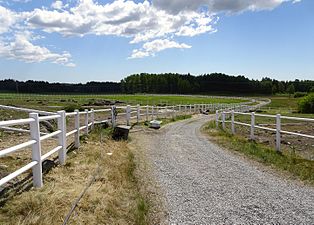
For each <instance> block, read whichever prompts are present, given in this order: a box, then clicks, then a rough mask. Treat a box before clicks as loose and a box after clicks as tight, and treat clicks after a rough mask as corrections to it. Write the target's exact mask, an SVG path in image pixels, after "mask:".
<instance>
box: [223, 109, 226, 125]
mask: <svg viewBox="0 0 314 225" xmlns="http://www.w3.org/2000/svg"><path fill="white" fill-rule="evenodd" d="M222 129H223V130H224V129H226V113H225V111H223V112H222Z"/></svg>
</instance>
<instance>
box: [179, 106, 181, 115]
mask: <svg viewBox="0 0 314 225" xmlns="http://www.w3.org/2000/svg"><path fill="white" fill-rule="evenodd" d="M179 114H181V105H179Z"/></svg>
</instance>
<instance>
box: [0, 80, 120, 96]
mask: <svg viewBox="0 0 314 225" xmlns="http://www.w3.org/2000/svg"><path fill="white" fill-rule="evenodd" d="M0 91H1V92H14V93H47V94H49V93H51V94H52V93H91V94H98V93H120V92H121V85H120V83H117V82H88V83H86V84H67V83H49V82H44V81H33V80H29V81H26V82H23V81H16V80H12V79H7V80H0Z"/></svg>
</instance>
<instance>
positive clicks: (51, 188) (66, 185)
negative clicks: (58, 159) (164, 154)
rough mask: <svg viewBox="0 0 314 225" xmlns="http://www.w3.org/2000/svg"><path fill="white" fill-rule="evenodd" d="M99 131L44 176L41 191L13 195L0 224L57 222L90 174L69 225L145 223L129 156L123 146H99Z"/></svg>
mask: <svg viewBox="0 0 314 225" xmlns="http://www.w3.org/2000/svg"><path fill="white" fill-rule="evenodd" d="M101 132H104V131H99V130H98V131H96V132H93V133H92V134H91V135H90V136H89V138H88V139H85V140H83V142H84V143H83V144H82V146H81V147H80V149H79V150H75V151H72V152H71V153H69V155H68V160H67V164H66V165H65V166H57V167H55V168H53V169H52V170H51V171H50V172H49V173H48V174H46V175H45V176H44V187H43V188H42V189H31V190H30V191H27V192H24V193H22V194H20V195H17V196H15V197H14V198H13V199H11V200H9V201H8V202H7V203H6V204H5V205H4V206H3V207H2V208H0V224H15V225H16V224H43V225H45V224H47V225H48V224H49V225H53V224H62V222H63V221H64V218H65V217H66V215H67V213H68V212H69V210H70V209H71V206H72V204H73V202H74V201H75V200H76V199H77V197H78V196H79V195H80V193H81V192H82V191H83V190H84V188H85V187H86V185H87V184H88V183H89V181H90V180H91V179H92V178H93V175H95V180H94V182H93V183H92V185H91V186H90V187H89V188H88V189H87V192H86V193H85V195H84V196H83V198H82V199H81V200H80V202H79V203H78V205H77V207H76V209H75V211H74V213H73V214H72V216H71V218H70V220H69V223H68V224H145V217H146V211H147V206H146V204H145V201H144V200H143V198H142V197H141V196H140V195H139V193H138V187H137V181H136V178H135V177H134V175H133V171H134V169H135V164H134V161H133V154H132V153H131V152H130V150H129V149H128V147H127V143H125V142H113V141H112V140H109V139H107V138H103V139H104V140H103V141H102V142H101V141H100V138H99V137H100V133H101ZM103 136H105V134H103ZM107 153H112V155H110V154H107Z"/></svg>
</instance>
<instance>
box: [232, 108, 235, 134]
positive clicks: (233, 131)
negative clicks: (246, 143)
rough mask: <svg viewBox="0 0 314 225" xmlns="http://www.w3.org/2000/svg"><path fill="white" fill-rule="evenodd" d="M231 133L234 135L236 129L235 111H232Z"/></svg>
mask: <svg viewBox="0 0 314 225" xmlns="http://www.w3.org/2000/svg"><path fill="white" fill-rule="evenodd" d="M231 132H232V134H235V129H234V110H232V111H231Z"/></svg>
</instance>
